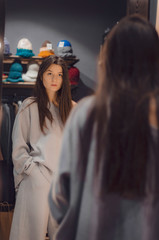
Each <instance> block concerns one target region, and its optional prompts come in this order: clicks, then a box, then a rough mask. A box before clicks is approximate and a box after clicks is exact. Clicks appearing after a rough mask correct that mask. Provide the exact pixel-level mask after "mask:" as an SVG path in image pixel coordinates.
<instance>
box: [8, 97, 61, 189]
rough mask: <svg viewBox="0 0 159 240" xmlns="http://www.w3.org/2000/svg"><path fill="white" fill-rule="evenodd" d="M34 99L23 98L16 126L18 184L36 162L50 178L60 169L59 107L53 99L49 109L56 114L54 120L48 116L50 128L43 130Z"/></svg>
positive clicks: (14, 127)
mask: <svg viewBox="0 0 159 240" xmlns="http://www.w3.org/2000/svg"><path fill="white" fill-rule="evenodd" d="M32 102H33V98H27V99H25V100H24V101H23V103H22V105H21V107H20V109H19V111H18V114H17V116H16V119H15V122H14V126H13V133H12V141H13V152H12V159H13V164H14V181H15V187H16V188H17V186H18V185H19V183H20V182H21V181H22V179H23V178H24V175H25V174H27V175H29V174H30V172H31V170H32V169H33V167H34V166H35V164H38V165H39V167H40V169H41V172H42V173H43V175H44V176H45V178H46V179H47V180H48V181H49V182H51V178H52V175H53V174H54V173H55V172H56V169H57V161H58V154H59V149H60V145H61V138H62V130H63V124H62V121H61V118H60V116H59V110H58V108H57V107H56V106H55V105H54V104H53V103H50V106H49V110H50V112H51V113H52V115H53V123H52V124H51V123H50V121H49V120H48V119H47V118H46V126H47V129H45V134H44V133H43V132H42V131H41V129H40V124H39V114H38V107H37V103H35V102H34V103H32ZM31 103H32V104H31Z"/></svg>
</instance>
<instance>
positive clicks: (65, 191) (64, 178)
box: [49, 121, 73, 223]
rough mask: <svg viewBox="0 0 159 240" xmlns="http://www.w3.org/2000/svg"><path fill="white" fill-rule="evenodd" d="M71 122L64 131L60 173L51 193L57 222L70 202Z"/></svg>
mask: <svg viewBox="0 0 159 240" xmlns="http://www.w3.org/2000/svg"><path fill="white" fill-rule="evenodd" d="M70 124H71V121H69V123H68V124H67V126H66V128H65V131H64V135H63V141H62V147H61V153H60V159H59V169H58V175H57V177H56V180H55V182H54V180H53V182H52V185H51V189H50V194H49V202H50V209H51V213H52V215H53V217H54V219H55V220H56V221H57V223H60V222H61V221H62V220H63V218H64V216H65V214H66V212H67V210H68V208H69V202H70V184H71V183H70V177H71V161H72V152H71V149H72V147H73V146H72V144H73V142H72V137H71V131H70V130H71V129H70Z"/></svg>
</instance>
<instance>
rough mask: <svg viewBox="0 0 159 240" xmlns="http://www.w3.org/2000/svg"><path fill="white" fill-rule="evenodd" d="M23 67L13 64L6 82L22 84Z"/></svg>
mask: <svg viewBox="0 0 159 240" xmlns="http://www.w3.org/2000/svg"><path fill="white" fill-rule="evenodd" d="M22 72H23V67H22V65H21V64H20V63H18V62H14V63H13V64H12V65H11V67H10V70H9V75H8V78H6V80H5V81H6V82H24V81H23V79H22Z"/></svg>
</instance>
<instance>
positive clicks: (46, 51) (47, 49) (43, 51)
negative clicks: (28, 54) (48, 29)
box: [38, 40, 55, 58]
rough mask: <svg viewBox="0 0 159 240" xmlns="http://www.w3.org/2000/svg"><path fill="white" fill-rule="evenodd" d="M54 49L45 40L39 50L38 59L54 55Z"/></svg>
mask: <svg viewBox="0 0 159 240" xmlns="http://www.w3.org/2000/svg"><path fill="white" fill-rule="evenodd" d="M54 54H55V53H54V49H53V48H52V43H51V42H50V41H48V40H46V41H45V42H43V44H42V46H41V48H40V50H39V54H38V56H39V57H43V58H45V57H48V56H50V55H54Z"/></svg>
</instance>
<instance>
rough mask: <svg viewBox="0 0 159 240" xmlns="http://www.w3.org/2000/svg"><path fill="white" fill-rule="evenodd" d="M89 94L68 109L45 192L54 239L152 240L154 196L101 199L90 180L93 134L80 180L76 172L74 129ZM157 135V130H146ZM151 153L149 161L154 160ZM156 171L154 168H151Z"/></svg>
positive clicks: (157, 208) (158, 223) (157, 231)
mask: <svg viewBox="0 0 159 240" xmlns="http://www.w3.org/2000/svg"><path fill="white" fill-rule="evenodd" d="M93 101H94V97H87V98H85V99H83V100H81V101H80V102H79V103H78V105H77V106H76V107H75V109H74V110H73V111H72V113H71V115H70V117H69V119H68V122H67V124H66V127H65V130H64V137H63V142H62V149H61V154H60V162H59V172H58V177H57V181H56V184H55V187H54V183H52V187H51V190H50V195H49V202H50V208H51V212H52V214H53V216H54V218H55V219H56V220H57V222H58V223H59V228H58V231H57V233H56V240H89V239H90V240H107V239H108V240H158V239H159V201H158V196H155V197H154V196H152V194H148V197H147V198H145V199H143V200H128V199H124V198H121V197H120V196H119V195H117V194H108V195H107V197H106V199H105V200H104V201H103V200H101V199H99V198H98V197H97V196H96V195H95V193H94V189H95V187H98V184H100V183H99V182H98V183H97V185H96V186H95V185H94V181H93V168H94V161H95V157H94V155H95V154H94V149H95V138H94V137H93V138H92V140H91V145H90V151H89V155H88V163H87V170H86V175H85V180H84V181H83V180H82V179H81V177H80V174H79V171H78V162H79V159H78V158H79V156H80V154H79V153H80V151H82V149H80V147H79V146H80V143H79V141H80V132H81V129H83V126H84V124H85V121H86V118H87V114H88V112H89V109H90V107H91V104H93ZM152 133H153V136H154V139H155V137H156V136H157V130H156V129H155V128H152ZM153 152H154V151H151V158H150V160H151V161H150V163H153V161H155V159H154V156H153V155H154V154H153ZM156 170H157V171H156V172H157V173H158V172H159V171H158V170H159V169H156Z"/></svg>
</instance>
